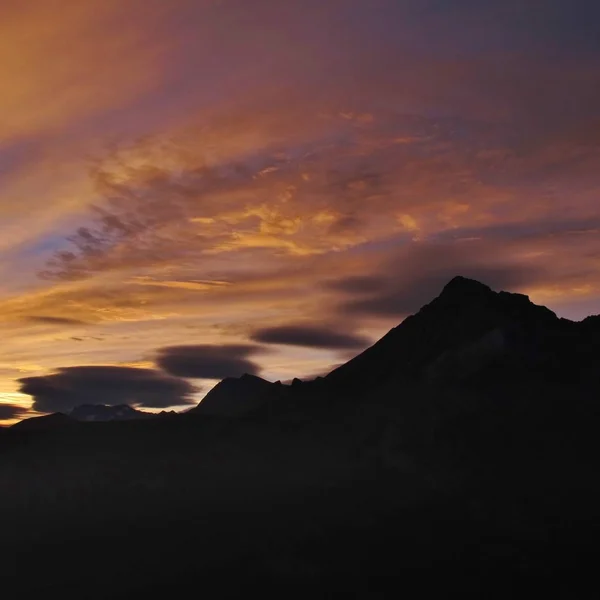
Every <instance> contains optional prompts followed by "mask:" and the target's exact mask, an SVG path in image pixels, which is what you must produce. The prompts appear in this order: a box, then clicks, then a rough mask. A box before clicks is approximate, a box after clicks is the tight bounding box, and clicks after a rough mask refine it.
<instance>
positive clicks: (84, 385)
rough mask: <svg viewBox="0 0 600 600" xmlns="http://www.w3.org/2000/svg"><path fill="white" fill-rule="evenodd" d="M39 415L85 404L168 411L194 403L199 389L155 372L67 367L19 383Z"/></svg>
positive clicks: (98, 367) (109, 367)
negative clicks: (174, 407)
mask: <svg viewBox="0 0 600 600" xmlns="http://www.w3.org/2000/svg"><path fill="white" fill-rule="evenodd" d="M18 381H19V383H20V385H21V388H20V392H21V393H23V394H28V395H30V396H32V397H33V406H32V408H33V410H35V411H37V412H44V413H49V412H68V411H70V410H71V409H73V408H75V407H76V406H79V405H81V404H108V405H113V406H114V405H118V404H130V405H134V406H139V407H144V408H166V407H169V406H177V405H183V404H192V403H193V400H191V398H190V396H191V395H192V394H193V392H194V391H196V388H194V386H192V385H191V384H190V383H188V382H187V381H184V380H182V379H178V378H176V377H171V376H169V375H165V374H164V373H162V372H160V371H157V370H152V369H137V368H131V367H113V366H81V367H64V368H61V369H58V370H57V372H56V373H52V374H50V375H44V376H36V377H24V378H22V379H19V380H18Z"/></svg>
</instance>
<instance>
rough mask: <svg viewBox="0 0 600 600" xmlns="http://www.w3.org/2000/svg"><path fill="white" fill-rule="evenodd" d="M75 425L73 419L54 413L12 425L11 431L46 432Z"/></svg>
mask: <svg viewBox="0 0 600 600" xmlns="http://www.w3.org/2000/svg"><path fill="white" fill-rule="evenodd" d="M73 423H74V419H71V417H69V416H68V415H65V414H64V413H52V414H50V415H43V416H40V417H31V418H29V419H23V420H22V421H19V422H18V423H15V424H14V425H12V427H11V429H16V430H20V431H44V430H50V429H56V428H63V427H67V426H69V425H72V424H73Z"/></svg>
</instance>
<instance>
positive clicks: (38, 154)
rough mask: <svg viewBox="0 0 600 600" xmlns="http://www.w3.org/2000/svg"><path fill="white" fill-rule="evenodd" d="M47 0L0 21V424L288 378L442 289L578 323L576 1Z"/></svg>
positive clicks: (587, 190)
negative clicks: (495, 298)
mask: <svg viewBox="0 0 600 600" xmlns="http://www.w3.org/2000/svg"><path fill="white" fill-rule="evenodd" d="M58 4H60V10H56V8H57V6H58ZM58 4H54V5H50V3H48V2H44V0H20V1H19V2H13V1H8V2H5V3H3V5H2V7H0V17H2V18H1V19H0V57H2V61H0V64H2V65H3V66H2V67H0V71H1V72H2V74H3V80H4V81H5V82H6V84H5V87H6V90H5V94H4V95H3V97H2V98H1V99H0V108H2V113H3V120H2V123H1V124H0V219H1V220H2V224H3V236H2V239H1V240H0V251H1V252H2V257H3V261H2V263H1V265H0V269H1V275H2V277H1V279H0V282H1V283H0V331H1V332H2V335H3V341H4V345H3V351H2V356H1V357H0V426H1V425H10V424H12V423H15V422H17V421H20V420H21V419H24V418H29V417H32V416H39V415H42V414H48V413H51V412H64V411H62V410H53V409H55V408H56V409H60V408H64V409H65V410H66V409H68V408H69V407H70V408H74V407H75V406H78V405H79V404H83V403H89V404H95V403H96V402H94V399H97V398H102V397H103V395H104V396H106V395H110V398H111V403H114V404H123V403H125V404H132V405H135V406H137V408H139V409H140V410H144V411H151V412H160V411H162V410H167V411H169V410H177V411H181V410H185V409H186V408H190V407H191V406H194V405H195V404H197V403H198V401H200V400H201V399H202V397H203V396H204V395H205V394H206V393H207V392H208V391H209V390H210V389H211V388H212V387H213V386H214V385H215V384H216V383H217V382H218V381H220V380H221V379H223V378H224V377H228V376H233V377H235V376H239V375H241V374H242V373H244V372H248V373H250V374H255V375H259V376H261V377H263V378H265V379H267V380H268V381H276V380H291V379H292V378H293V377H299V378H301V379H305V378H309V377H311V376H312V375H314V374H318V373H322V372H325V371H327V370H328V369H332V368H334V367H335V366H337V365H338V364H340V363H343V362H345V361H346V360H348V359H349V358H350V357H351V356H354V355H356V354H358V353H359V352H361V351H362V350H364V349H365V348H366V347H368V346H370V345H372V344H373V343H374V342H375V341H377V340H378V339H379V338H380V337H381V336H382V335H384V334H385V333H386V332H387V331H389V330H390V329H391V328H392V327H394V326H396V325H397V324H398V323H400V322H401V321H402V320H403V319H404V318H405V317H406V316H407V315H409V314H413V313H414V312H416V311H417V310H418V309H419V308H420V307H421V306H422V305H424V304H425V303H427V302H429V301H430V300H431V299H433V297H435V296H436V295H437V294H439V292H440V291H441V289H442V287H443V286H444V285H445V284H446V283H447V282H448V281H449V280H450V279H452V278H453V277H454V276H456V275H463V276H465V277H469V278H473V279H476V280H478V281H481V282H482V283H485V284H486V285H489V286H490V287H491V288H492V289H494V290H498V291H499V290H505V291H510V292H518V293H523V294H526V295H528V296H529V297H530V299H531V301H532V302H534V303H535V304H538V305H542V306H547V307H548V308H550V309H551V310H552V311H554V312H555V313H556V314H557V315H558V316H559V317H564V318H569V319H571V320H575V321H580V320H583V319H584V318H585V317H586V316H589V315H592V314H598V313H600V278H599V273H600V269H599V257H600V236H598V232H599V231H600V212H599V210H598V208H597V204H598V194H599V192H600V112H599V110H598V106H600V43H599V41H598V36H597V32H596V30H595V24H596V23H597V22H598V18H599V17H600V8H598V6H597V5H595V4H594V3H590V2H588V1H586V0H576V1H575V2H567V1H566V0H557V1H556V2H553V3H552V5H551V6H548V7H546V8H545V9H544V10H540V9H539V6H538V3H537V2H533V1H525V2H523V1H521V2H517V1H516V0H510V1H508V2H507V1H503V2H501V1H500V0H493V1H491V2H488V3H482V4H481V5H480V6H478V5H476V3H472V2H467V1H466V0H465V1H459V2H456V0H436V1H434V2H429V3H423V2H417V1H414V0H403V1H400V2H399V1H397V0H348V1H344V0H329V1H328V2H320V1H317V0H303V1H300V0H287V1H286V2H277V1H275V0H256V1H253V2H248V1H243V0H220V1H212V0H200V1H194V0H171V1H170V2H168V3H165V2H160V1H155V0H150V1H148V0H130V1H129V2H127V3H124V2H117V1H116V0H87V1H86V2H83V3H82V2H79V1H77V0H61V1H60V2H59V3H58ZM61 394H62V395H61ZM83 398H89V399H90V401H89V402H83V401H82V399H83ZM131 398H137V399H138V400H140V402H138V403H132V402H128V401H127V400H128V399H131Z"/></svg>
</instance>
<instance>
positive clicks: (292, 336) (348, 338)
mask: <svg viewBox="0 0 600 600" xmlns="http://www.w3.org/2000/svg"><path fill="white" fill-rule="evenodd" d="M250 339H251V340H252V341H254V342H259V343H263V344H280V345H284V346H303V347H307V348H325V349H330V350H355V349H364V348H366V347H367V346H368V345H369V340H368V339H367V338H365V337H362V336H360V335H355V334H351V333H343V332H340V331H336V330H334V329H331V328H325V327H316V326H311V325H303V324H300V325H281V326H278V327H264V328H263V329H258V330H256V331H254V332H252V334H251V336H250Z"/></svg>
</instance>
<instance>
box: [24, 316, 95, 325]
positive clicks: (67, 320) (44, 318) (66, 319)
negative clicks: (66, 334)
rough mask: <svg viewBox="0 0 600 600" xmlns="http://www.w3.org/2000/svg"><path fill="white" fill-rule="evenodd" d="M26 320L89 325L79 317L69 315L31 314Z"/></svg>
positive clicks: (51, 323) (45, 323)
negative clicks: (72, 317)
mask: <svg viewBox="0 0 600 600" xmlns="http://www.w3.org/2000/svg"><path fill="white" fill-rule="evenodd" d="M25 320H26V321H29V322H30V323H42V324H44V325H73V326H78V325H89V323H87V322H86V321H82V320H81V319H70V318H69V317H49V316H48V317H47V316H43V315H32V316H30V317H26V319H25Z"/></svg>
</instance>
